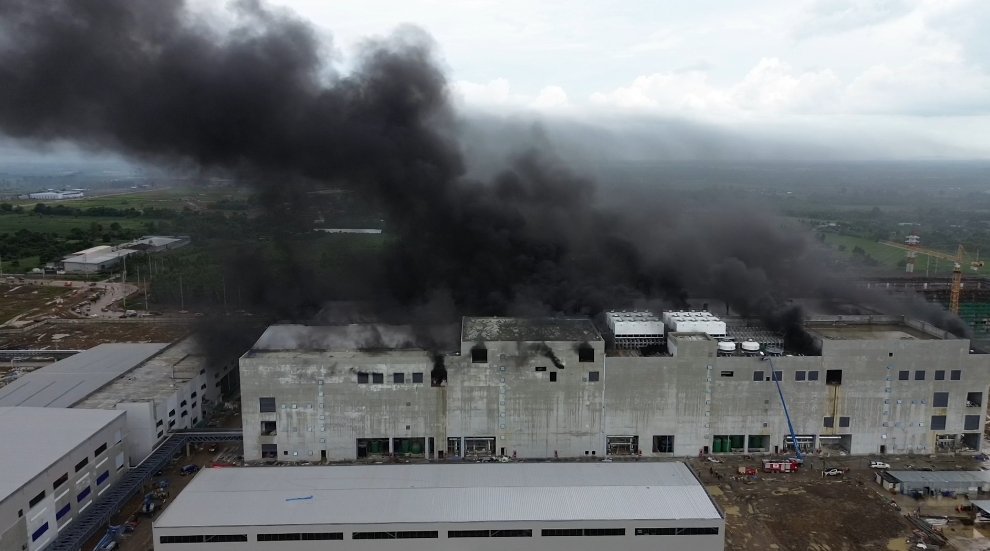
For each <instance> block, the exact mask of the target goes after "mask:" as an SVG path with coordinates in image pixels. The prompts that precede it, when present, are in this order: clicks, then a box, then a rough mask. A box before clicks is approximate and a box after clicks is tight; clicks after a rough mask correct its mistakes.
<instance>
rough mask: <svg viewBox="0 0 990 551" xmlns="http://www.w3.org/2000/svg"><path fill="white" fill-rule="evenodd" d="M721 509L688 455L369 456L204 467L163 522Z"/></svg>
mask: <svg viewBox="0 0 990 551" xmlns="http://www.w3.org/2000/svg"><path fill="white" fill-rule="evenodd" d="M310 496H311V497H310ZM294 498H295V499H294ZM298 498H304V499H298ZM720 518H721V515H720V513H719V511H718V509H717V508H716V507H715V505H714V504H713V503H712V501H711V499H710V498H709V497H708V494H707V493H706V492H705V490H704V488H703V487H702V486H701V484H700V483H699V482H698V481H697V479H696V478H695V477H694V476H693V475H692V474H691V472H690V471H689V470H688V468H687V467H686V466H685V465H684V464H683V463H656V462H646V463H510V464H453V465H451V464H447V465H368V466H363V465H362V466H339V467H256V468H222V469H206V470H204V471H201V472H200V474H198V475H197V476H196V478H195V479H194V480H193V481H192V482H191V483H190V484H189V486H187V487H186V488H185V490H183V491H182V493H181V494H179V496H178V497H177V498H176V500H175V501H174V502H173V504H172V505H170V506H169V507H168V508H167V509H166V510H165V512H164V513H163V514H162V515H161V516H160V517H159V518H158V520H156V521H155V527H156V528H176V527H207V526H210V527H213V526H280V525H312V524H401V523H430V522H448V523H449V522H513V521H548V522H549V521H580V520H627V519H629V520H674V519H698V520H715V519H720Z"/></svg>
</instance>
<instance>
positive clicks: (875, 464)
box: [870, 461, 890, 469]
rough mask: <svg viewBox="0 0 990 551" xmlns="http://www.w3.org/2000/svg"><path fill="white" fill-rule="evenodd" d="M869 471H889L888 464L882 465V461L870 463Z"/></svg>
mask: <svg viewBox="0 0 990 551" xmlns="http://www.w3.org/2000/svg"><path fill="white" fill-rule="evenodd" d="M870 468H871V469H889V468H890V464H889V463H884V462H883V461H870Z"/></svg>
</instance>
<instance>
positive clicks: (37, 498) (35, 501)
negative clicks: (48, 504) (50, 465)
mask: <svg viewBox="0 0 990 551" xmlns="http://www.w3.org/2000/svg"><path fill="white" fill-rule="evenodd" d="M43 499H45V491H44V490H41V493H40V494H38V495H36V496H34V497H32V498H31V501H29V502H28V507H34V506H35V505H37V504H39V503H41V500H43Z"/></svg>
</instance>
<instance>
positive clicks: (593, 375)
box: [588, 371, 598, 383]
mask: <svg viewBox="0 0 990 551" xmlns="http://www.w3.org/2000/svg"><path fill="white" fill-rule="evenodd" d="M588 382H589V383H597V382H598V372H597V371H589V372H588Z"/></svg>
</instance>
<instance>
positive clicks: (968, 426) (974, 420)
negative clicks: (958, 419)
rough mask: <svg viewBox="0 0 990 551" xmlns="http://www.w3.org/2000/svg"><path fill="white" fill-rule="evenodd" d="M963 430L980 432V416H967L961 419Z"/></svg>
mask: <svg viewBox="0 0 990 551" xmlns="http://www.w3.org/2000/svg"><path fill="white" fill-rule="evenodd" d="M963 430H980V416H979V415H967V416H966V417H964V418H963Z"/></svg>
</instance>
